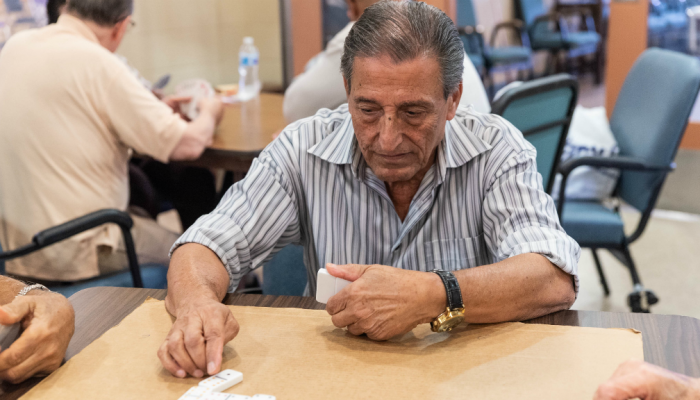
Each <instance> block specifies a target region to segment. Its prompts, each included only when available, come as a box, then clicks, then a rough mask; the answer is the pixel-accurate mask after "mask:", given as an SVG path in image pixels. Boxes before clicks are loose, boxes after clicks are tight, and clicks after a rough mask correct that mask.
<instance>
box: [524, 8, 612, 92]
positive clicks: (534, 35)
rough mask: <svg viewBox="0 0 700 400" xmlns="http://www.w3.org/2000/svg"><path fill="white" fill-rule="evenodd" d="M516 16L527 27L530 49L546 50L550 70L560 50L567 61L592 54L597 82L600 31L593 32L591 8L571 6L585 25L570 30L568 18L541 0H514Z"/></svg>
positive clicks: (599, 77) (598, 79)
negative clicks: (555, 11) (548, 56)
mask: <svg viewBox="0 0 700 400" xmlns="http://www.w3.org/2000/svg"><path fill="white" fill-rule="evenodd" d="M514 1H515V11H516V16H517V17H518V18H520V19H521V20H522V21H523V22H524V23H525V26H526V27H527V32H528V34H529V36H530V44H531V46H532V50H535V51H537V50H542V51H547V52H549V54H550V58H551V62H550V63H549V64H548V65H549V67H548V69H549V71H552V70H553V69H556V65H557V64H558V59H559V54H560V53H564V54H565V55H566V57H567V61H568V60H571V59H572V58H576V57H582V56H588V55H591V56H594V58H595V59H594V60H593V65H594V66H595V75H596V82H600V81H601V74H602V71H601V67H600V63H599V62H598V60H597V58H598V57H599V56H600V55H599V51H598V50H599V45H600V41H601V39H600V35H599V34H598V33H597V32H596V29H595V22H594V21H593V16H592V15H591V14H590V10H587V9H578V10H577V9H572V10H571V11H570V12H575V13H576V14H577V16H578V17H579V19H580V20H582V21H583V25H584V27H585V29H579V30H573V29H571V26H570V24H569V22H568V21H567V18H566V17H567V15H564V14H562V13H550V12H548V10H547V9H546V8H545V5H544V3H543V1H542V0H514Z"/></svg>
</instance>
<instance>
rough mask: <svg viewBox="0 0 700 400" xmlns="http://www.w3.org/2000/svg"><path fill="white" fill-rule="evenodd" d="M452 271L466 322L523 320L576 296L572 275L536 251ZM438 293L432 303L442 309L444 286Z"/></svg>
mask: <svg viewBox="0 0 700 400" xmlns="http://www.w3.org/2000/svg"><path fill="white" fill-rule="evenodd" d="M454 275H455V277H457V280H458V281H459V286H460V288H461V290H462V299H463V301H464V306H465V310H464V311H465V314H464V319H465V321H467V322H470V323H480V324H485V323H496V322H505V321H523V320H527V319H531V318H536V317H539V316H542V315H546V314H550V313H553V312H555V311H560V310H566V309H568V308H569V307H571V305H572V304H573V303H574V300H575V299H576V293H575V291H574V284H573V280H572V276H571V275H569V274H567V273H566V272H564V271H562V270H561V269H560V268H558V267H557V266H555V265H554V264H552V263H551V262H550V261H549V260H548V259H546V258H545V257H544V256H542V255H540V254H534V253H529V254H520V255H517V256H514V257H511V258H508V259H505V260H503V261H501V262H498V263H495V264H490V265H484V266H481V267H476V268H469V269H464V270H461V271H457V272H455V274H454ZM435 292H437V293H440V291H437V290H436V291H435ZM440 295H441V296H438V297H437V298H436V299H437V300H436V301H437V303H436V304H440V306H441V308H439V310H443V311H444V309H445V306H446V298H445V290H444V288H443V289H442V290H441V293H440ZM440 312H442V311H440Z"/></svg>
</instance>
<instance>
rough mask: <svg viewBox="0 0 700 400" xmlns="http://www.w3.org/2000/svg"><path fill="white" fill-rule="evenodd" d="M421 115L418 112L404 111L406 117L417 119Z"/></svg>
mask: <svg viewBox="0 0 700 400" xmlns="http://www.w3.org/2000/svg"><path fill="white" fill-rule="evenodd" d="M422 114H423V113H422V112H420V111H406V115H408V116H409V117H418V116H420V115H422Z"/></svg>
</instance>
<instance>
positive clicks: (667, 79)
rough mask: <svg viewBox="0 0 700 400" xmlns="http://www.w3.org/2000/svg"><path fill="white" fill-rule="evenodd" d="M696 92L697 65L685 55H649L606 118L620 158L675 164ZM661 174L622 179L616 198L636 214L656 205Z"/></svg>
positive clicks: (698, 82)
mask: <svg viewBox="0 0 700 400" xmlns="http://www.w3.org/2000/svg"><path fill="white" fill-rule="evenodd" d="M699 89H700V61H698V60H697V59H696V58H694V57H690V56H686V55H685V54H681V53H677V52H673V51H668V50H661V49H653V48H652V49H648V50H646V51H645V52H644V53H642V55H641V56H640V57H639V58H638V59H637V61H636V62H635V63H634V65H633V66H632V69H631V70H630V72H629V74H628V75H627V78H625V82H624V84H623V86H622V90H620V94H619V95H618V98H617V103H615V109H614V111H613V113H612V117H611V118H610V127H611V129H612V131H613V134H614V135H615V139H617V143H618V146H619V147H620V155H623V156H629V157H637V158H641V159H644V160H645V161H646V162H647V163H650V164H652V165H657V166H668V165H670V164H671V163H672V162H673V159H674V158H675V157H676V152H677V151H678V146H679V145H680V141H681V138H682V137H683V133H684V132H685V128H686V126H687V124H688V118H689V117H690V112H691V111H692V108H693V105H694V104H695V99H696V98H697V96H698V90H699ZM665 176H666V174H665V173H648V172H643V173H642V172H629V171H624V172H622V174H621V176H620V182H619V186H618V195H619V196H620V197H621V198H622V199H624V200H625V201H626V202H627V203H629V204H630V205H632V206H633V207H635V208H636V209H637V210H639V211H646V210H649V209H650V208H651V207H653V206H654V204H655V203H656V197H657V196H658V192H659V191H660V189H661V184H662V183H663V179H664V178H665Z"/></svg>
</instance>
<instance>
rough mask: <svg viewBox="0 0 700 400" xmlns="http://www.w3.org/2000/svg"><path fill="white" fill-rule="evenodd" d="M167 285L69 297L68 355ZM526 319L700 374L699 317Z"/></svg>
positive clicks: (299, 303) (303, 301)
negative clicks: (595, 330) (620, 331)
mask: <svg viewBox="0 0 700 400" xmlns="http://www.w3.org/2000/svg"><path fill="white" fill-rule="evenodd" d="M165 295H166V291H165V290H155V289H133V288H91V289H86V290H83V291H81V292H78V293H76V294H75V295H73V296H71V297H70V301H71V303H72V304H73V307H74V308H75V334H74V335H73V339H72V340H71V343H70V346H69V347H68V351H67V353H66V360H67V359H70V358H71V357H73V356H74V355H76V354H78V353H79V352H80V351H81V350H82V349H83V348H85V347H86V346H87V345H89V344H90V343H92V342H93V341H94V340H95V339H97V338H99V337H100V336H101V335H102V334H103V333H105V332H107V331H108V330H109V329H110V328H112V327H113V326H115V325H116V324H118V323H119V322H120V321H121V320H122V319H124V317H126V316H127V315H129V314H130V313H131V312H132V311H134V310H135V309H136V308H137V307H138V306H140V305H141V304H142V303H143V302H144V301H145V300H146V299H147V298H148V297H152V298H155V299H159V300H163V299H164V298H165ZM224 303H225V304H229V305H238V306H257V307H296V308H306V309H324V308H325V306H324V305H323V304H320V303H317V302H316V301H315V300H314V298H312V297H289V296H262V295H253V294H234V295H228V296H226V298H225V299H224ZM527 323H533V324H548V325H568V326H586V327H599V328H632V329H636V330H638V331H641V332H642V335H643V336H642V337H643V340H644V359H645V360H646V361H648V362H651V363H654V364H656V365H659V366H662V367H664V368H668V369H670V370H672V371H676V372H680V373H683V374H686V375H690V376H693V377H700V320H697V319H695V318H689V317H679V316H673V315H654V314H631V313H609V312H597V311H560V312H557V313H554V314H550V315H546V316H544V317H540V318H536V319H533V320H530V321H527ZM40 381H41V378H34V379H30V380H29V381H27V382H24V383H22V384H20V385H11V384H7V383H2V384H0V399H2V400H5V399H8V400H9V399H18V398H19V397H20V396H21V395H23V394H24V393H26V392H27V391H28V390H29V389H31V388H32V387H33V386H35V385H36V384H37V383H39V382H40Z"/></svg>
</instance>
